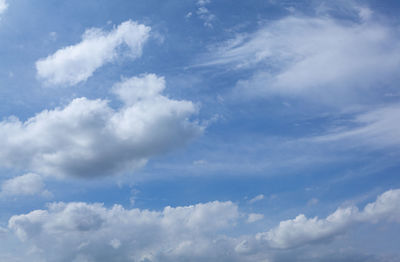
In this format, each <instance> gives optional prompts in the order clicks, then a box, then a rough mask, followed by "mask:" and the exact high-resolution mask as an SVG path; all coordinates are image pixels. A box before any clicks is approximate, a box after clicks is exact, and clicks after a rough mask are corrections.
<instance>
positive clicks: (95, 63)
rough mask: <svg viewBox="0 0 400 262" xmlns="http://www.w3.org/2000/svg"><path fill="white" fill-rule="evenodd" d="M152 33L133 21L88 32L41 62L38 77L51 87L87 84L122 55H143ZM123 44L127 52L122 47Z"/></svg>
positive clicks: (133, 56)
mask: <svg viewBox="0 0 400 262" xmlns="http://www.w3.org/2000/svg"><path fill="white" fill-rule="evenodd" d="M149 33H150V27H148V26H145V25H142V24H138V23H136V22H133V21H131V20H128V21H126V22H123V23H122V24H120V25H119V26H118V27H116V28H114V29H113V30H112V31H110V32H105V31H103V30H102V29H99V28H91V29H88V30H86V32H85V33H84V34H83V36H82V41H81V42H80V43H78V44H76V45H71V46H67V47H64V48H62V49H60V50H58V51H56V52H55V53H54V54H52V55H50V56H48V57H46V58H43V59H40V60H38V61H37V62H36V70H37V75H38V77H39V78H40V79H43V80H44V81H45V82H46V83H47V84H51V85H75V84H77V83H79V82H83V81H86V80H87V79H88V78H89V77H90V76H92V75H93V73H94V72H95V71H96V70H97V69H98V68H99V67H101V66H103V65H104V64H106V63H110V62H113V61H115V60H116V59H117V58H118V57H119V56H120V55H121V54H122V53H123V54H124V55H127V56H129V57H130V58H131V59H135V58H137V57H139V56H141V54H142V47H143V45H144V44H145V42H146V41H147V39H148V37H149ZM124 45H125V46H126V47H127V50H126V49H123V48H121V47H123V46H124Z"/></svg>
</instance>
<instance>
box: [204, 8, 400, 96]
mask: <svg viewBox="0 0 400 262" xmlns="http://www.w3.org/2000/svg"><path fill="white" fill-rule="evenodd" d="M363 10H364V11H363ZM365 10H367V11H368V10H369V9H365V8H364V9H360V13H359V16H360V19H358V21H350V20H347V21H339V20H336V19H334V18H331V17H329V16H316V17H305V16H300V15H289V16H287V17H285V18H283V19H280V20H278V21H274V22H271V23H268V24H266V25H265V26H263V27H261V28H260V29H259V30H258V31H256V32H254V33H253V34H239V35H238V36H237V37H236V38H234V39H232V40H230V41H227V42H225V43H223V44H221V45H219V46H217V47H215V48H214V49H213V50H212V53H210V54H209V55H207V56H206V57H205V58H203V60H202V62H201V63H203V65H206V66H218V65H221V66H224V69H225V68H226V67H227V66H228V67H229V68H231V69H232V70H239V69H250V70H251V72H252V76H250V77H249V78H247V79H241V80H240V81H239V82H238V83H237V91H240V94H242V95H243V94H248V95H250V96H254V95H255V96H259V95H266V96H268V95H276V94H279V95H285V96H286V95H288V96H298V95H305V96H307V97H310V98H311V97H312V98H317V99H318V100H319V101H324V99H325V100H327V102H328V101H331V102H332V101H333V102H335V103H338V102H340V101H341V100H344V99H347V98H346V97H345V96H357V95H358V94H357V92H356V90H360V89H364V90H365V89H368V88H374V87H379V88H380V87H382V86H385V85H390V84H393V79H394V78H396V77H397V75H398V74H397V71H398V68H399V65H400V44H399V38H400V37H399V34H398V31H397V30H396V29H395V28H392V27H390V26H386V25H384V24H381V23H378V22H375V20H374V19H373V18H369V16H371V14H369V16H367V15H366V14H365V13H366V11H365ZM355 20H357V18H356V19H355Z"/></svg>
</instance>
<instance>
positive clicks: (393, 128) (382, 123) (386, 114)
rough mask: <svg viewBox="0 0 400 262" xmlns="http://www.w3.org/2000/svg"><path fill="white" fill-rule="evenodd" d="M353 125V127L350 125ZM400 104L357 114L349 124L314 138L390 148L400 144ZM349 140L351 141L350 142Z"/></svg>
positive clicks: (314, 139)
mask: <svg viewBox="0 0 400 262" xmlns="http://www.w3.org/2000/svg"><path fill="white" fill-rule="evenodd" d="M349 126H352V127H349ZM399 133H400V105H399V104H392V105H386V106H384V107H381V108H378V109H375V110H370V111H368V112H364V113H361V114H359V115H356V116H355V117H354V118H353V119H352V120H351V123H350V124H349V125H344V126H339V127H336V128H335V129H334V130H331V131H330V132H329V134H326V135H322V136H317V137H314V138H312V140H313V141H316V142H332V141H345V142H346V144H351V145H354V144H356V143H358V144H361V145H365V144H366V145H370V146H374V147H377V148H381V147H384V148H388V147H391V146H399V145H400V137H399ZM349 141H350V142H351V143H349Z"/></svg>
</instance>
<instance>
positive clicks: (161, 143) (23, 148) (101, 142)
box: [0, 74, 203, 177]
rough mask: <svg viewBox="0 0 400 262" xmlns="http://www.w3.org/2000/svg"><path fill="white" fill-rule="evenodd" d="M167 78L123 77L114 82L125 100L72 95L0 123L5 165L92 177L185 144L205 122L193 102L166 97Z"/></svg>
mask: <svg viewBox="0 0 400 262" xmlns="http://www.w3.org/2000/svg"><path fill="white" fill-rule="evenodd" d="M164 88H165V80H164V78H162V77H157V76H156V75H153V74H148V75H143V76H141V77H133V78H130V79H125V80H124V81H122V82H121V83H118V84H116V85H115V86H114V87H113V92H114V93H115V94H116V95H117V96H118V97H119V99H120V100H121V101H123V106H122V107H121V108H119V109H118V110H115V109H113V108H111V107H110V106H109V105H108V101H107V100H101V99H96V100H89V99H87V98H84V97H82V98H77V99H74V100H73V101H72V102H71V103H70V104H68V105H67V106H65V107H64V108H56V109H54V110H45V111H43V112H41V113H39V114H37V115H36V116H34V117H32V118H30V119H28V120H27V121H25V122H21V121H20V120H19V119H17V118H15V117H11V118H9V119H7V120H4V121H2V122H0V136H1V137H3V138H7V139H2V140H1V141H0V160H1V163H2V165H3V166H6V167H12V168H20V169H28V170H31V171H33V172H37V173H40V174H45V175H73V176H80V177H94V176H99V175H112V174H115V173H119V172H120V171H126V170H130V171H132V169H133V168H135V167H139V166H142V165H143V164H145V163H146V161H147V160H148V158H150V157H152V156H154V155H159V154H162V153H165V152H167V151H170V150H172V149H174V148H176V147H180V146H182V145H184V144H186V143H187V142H188V141H189V140H191V139H192V138H194V137H196V136H197V135H199V134H200V133H201V132H202V130H203V127H201V126H199V125H198V124H197V122H195V121H190V119H189V118H190V117H191V116H192V115H194V114H195V113H196V112H197V109H196V107H195V106H194V104H193V103H191V102H190V101H184V100H183V101H177V100H173V99H169V98H167V97H166V96H163V95H162V94H161V92H162V91H163V89H164Z"/></svg>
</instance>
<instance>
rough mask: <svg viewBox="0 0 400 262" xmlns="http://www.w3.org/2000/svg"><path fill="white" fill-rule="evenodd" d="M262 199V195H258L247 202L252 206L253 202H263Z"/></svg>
mask: <svg viewBox="0 0 400 262" xmlns="http://www.w3.org/2000/svg"><path fill="white" fill-rule="evenodd" d="M263 199H264V195H263V194H260V195H258V196H255V197H253V198H252V199H250V200H249V203H250V204H253V203H255V202H257V201H261V200H263Z"/></svg>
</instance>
